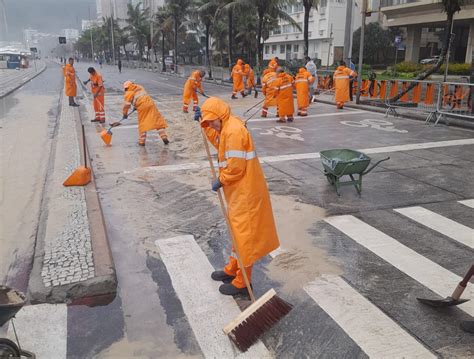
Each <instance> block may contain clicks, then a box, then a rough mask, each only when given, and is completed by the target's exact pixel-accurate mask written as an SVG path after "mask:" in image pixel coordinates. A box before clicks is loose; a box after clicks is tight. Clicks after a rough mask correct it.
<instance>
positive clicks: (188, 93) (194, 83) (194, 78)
mask: <svg viewBox="0 0 474 359" xmlns="http://www.w3.org/2000/svg"><path fill="white" fill-rule="evenodd" d="M204 75H206V71H204V70H199V71H194V72H193V73H192V74H191V76H190V77H189V78H188V80H187V81H186V83H185V84H184V91H183V112H184V113H188V107H189V101H190V100H191V98H192V99H193V111H196V107H197V105H198V103H199V100H198V96H197V91H199V93H200V94H201V95H204V90H203V89H202V79H203V78H204Z"/></svg>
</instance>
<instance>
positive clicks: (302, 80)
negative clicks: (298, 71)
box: [295, 79, 308, 83]
mask: <svg viewBox="0 0 474 359" xmlns="http://www.w3.org/2000/svg"><path fill="white" fill-rule="evenodd" d="M298 82H308V80H306V79H297V80H296V81H295V83H298Z"/></svg>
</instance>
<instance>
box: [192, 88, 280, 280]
mask: <svg viewBox="0 0 474 359" xmlns="http://www.w3.org/2000/svg"><path fill="white" fill-rule="evenodd" d="M201 111H202V115H203V117H202V120H201V126H203V127H204V128H205V132H206V135H207V137H208V139H209V141H210V142H211V143H212V144H213V145H214V147H215V148H216V149H217V160H218V163H219V180H220V182H221V183H222V188H223V191H224V197H225V200H226V202H227V210H228V216H229V221H230V225H231V227H232V232H233V235H234V239H235V242H236V245H237V248H238V250H239V253H240V255H241V259H242V262H243V265H244V267H245V271H246V273H247V275H248V277H249V280H250V276H251V271H252V266H253V264H254V263H255V262H256V261H257V260H259V259H260V258H262V257H264V256H266V255H267V254H269V253H270V252H272V251H274V250H275V249H277V248H278V247H279V245H280V241H279V239H278V234H277V231H276V227H275V221H274V219H273V211H272V205H271V201H270V195H269V193H268V188H267V183H266V181H265V175H264V173H263V170H262V167H261V166H260V161H259V160H258V157H257V154H256V152H255V146H254V144H253V140H252V137H251V136H250V133H249V131H248V130H247V129H246V128H245V126H244V123H243V121H242V120H241V119H239V118H238V117H235V116H233V115H232V114H231V113H230V107H229V105H227V104H226V103H225V102H224V101H222V100H221V99H218V98H216V97H211V98H210V99H208V100H206V101H205V102H204V104H203V106H202V108H201ZM216 118H219V119H220V120H221V121H222V129H221V131H220V133H218V132H216V131H215V130H214V129H212V128H210V127H207V126H208V125H207V124H206V122H207V121H208V120H214V119H216ZM224 272H225V273H226V274H228V275H230V276H235V279H234V280H233V281H232V285H233V286H234V287H236V288H244V287H245V282H244V279H243V275H242V272H241V270H240V269H239V266H238V262H237V260H236V259H235V258H234V257H232V256H231V257H229V262H228V264H227V265H226V266H225V268H224Z"/></svg>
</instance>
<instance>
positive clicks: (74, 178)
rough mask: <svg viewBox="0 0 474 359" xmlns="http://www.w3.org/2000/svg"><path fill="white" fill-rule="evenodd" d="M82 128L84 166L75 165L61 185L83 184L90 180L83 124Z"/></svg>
mask: <svg viewBox="0 0 474 359" xmlns="http://www.w3.org/2000/svg"><path fill="white" fill-rule="evenodd" d="M81 129H82V148H83V150H84V166H79V167H77V168H76V169H75V170H74V172H72V173H71V174H70V175H69V177H68V178H67V179H66V180H65V181H64V182H63V186H66V187H68V186H85V185H86V184H88V183H89V182H90V181H91V178H92V176H91V169H90V168H89V167H87V149H86V134H85V133H84V125H81Z"/></svg>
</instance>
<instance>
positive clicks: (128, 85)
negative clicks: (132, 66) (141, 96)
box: [123, 81, 132, 90]
mask: <svg viewBox="0 0 474 359" xmlns="http://www.w3.org/2000/svg"><path fill="white" fill-rule="evenodd" d="M131 84H132V81H125V82H124V83H123V89H124V90H126V89H128V88H129V87H130V85H131Z"/></svg>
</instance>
